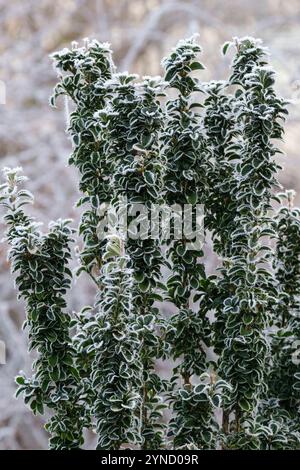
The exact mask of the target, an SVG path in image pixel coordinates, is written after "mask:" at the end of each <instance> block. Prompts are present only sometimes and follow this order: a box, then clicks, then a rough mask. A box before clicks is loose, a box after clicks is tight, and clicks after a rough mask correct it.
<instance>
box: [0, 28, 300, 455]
mask: <svg viewBox="0 0 300 470" xmlns="http://www.w3.org/2000/svg"><path fill="white" fill-rule="evenodd" d="M229 49H234V58H233V61H232V66H231V74H230V76H229V79H228V80H227V81H222V82H221V81H219V82H218V81H212V82H209V83H205V82H201V81H200V79H199V78H198V72H199V71H201V70H202V69H203V68H204V66H203V65H202V63H201V62H199V60H198V55H199V53H200V52H201V49H200V47H199V45H198V44H197V42H196V38H195V37H193V38H190V39H188V40H185V41H180V42H179V43H178V45H177V47H176V48H175V49H174V50H173V51H172V52H171V54H170V55H169V57H167V58H165V59H164V61H163V66H164V69H165V76H164V79H163V80H162V79H161V78H159V77H144V78H143V79H142V80H139V77H137V76H136V75H131V74H128V73H116V68H115V66H114V64H113V61H112V55H111V51H110V49H109V47H108V46H107V45H106V44H100V43H98V42H97V41H91V42H89V41H86V42H85V44H84V46H83V47H78V46H77V45H76V44H74V45H73V47H72V49H70V50H69V49H64V50H63V51H61V52H58V53H55V54H53V60H54V63H55V66H56V68H57V70H58V72H59V83H58V84H57V86H56V88H55V90H54V95H53V97H52V98H51V104H52V105H53V106H55V103H56V98H57V97H58V96H59V95H64V96H65V99H66V100H69V101H70V107H71V112H70V116H69V120H68V129H67V132H68V134H69V135H70V137H71V139H72V145H73V151H72V155H71V157H70V164H72V165H74V166H75V167H76V168H77V169H78V174H79V190H80V191H81V193H82V196H81V198H80V200H79V201H78V206H79V207H83V213H82V219H81V223H80V227H79V230H78V235H79V236H80V237H81V239H82V249H81V252H80V256H79V268H78V270H77V273H76V275H80V273H81V272H83V271H84V272H86V273H87V274H88V275H89V276H90V278H91V282H94V283H95V284H96V286H97V295H96V299H95V304H94V305H93V306H83V308H82V310H81V312H79V313H77V314H76V315H74V316H73V315H71V314H70V313H69V312H68V309H67V305H66V301H65V294H66V290H67V289H69V288H70V287H71V280H72V276H73V274H72V272H71V271H70V269H69V268H68V261H69V258H70V256H71V255H70V253H71V243H72V241H73V237H74V236H75V232H76V231H75V230H74V229H71V228H70V221H61V220H59V221H58V222H55V223H51V225H50V227H49V232H48V233H46V234H43V233H42V232H41V230H40V229H39V226H38V224H37V223H36V222H35V221H34V220H33V219H32V218H31V217H30V216H28V215H27V214H26V213H25V212H24V209H23V206H24V205H25V204H28V203H32V199H33V198H32V196H31V194H30V193H28V192H27V191H26V190H23V189H20V188H19V186H20V184H22V182H23V180H24V177H23V176H21V175H20V170H19V169H15V170H10V169H5V182H4V184H2V186H1V188H0V189H1V200H0V202H1V204H2V205H3V206H4V207H5V210H6V215H5V221H6V223H7V226H8V229H7V233H6V239H7V241H8V243H9V244H10V251H9V259H10V262H11V265H12V270H13V272H15V273H16V274H17V277H16V286H17V289H18V291H19V296H20V297H22V298H23V299H24V300H25V303H26V314H27V319H26V322H25V325H24V327H25V328H26V329H27V331H28V335H29V345H30V350H31V349H34V350H35V351H36V354H37V359H36V360H35V362H34V363H33V376H32V377H31V378H26V377H25V375H20V376H19V377H17V378H16V382H17V384H18V386H19V388H18V391H17V394H20V393H22V394H23V396H24V399H25V403H26V404H29V406H30V407H31V409H32V410H33V412H34V413H44V411H45V410H44V408H45V407H47V408H49V409H50V411H51V418H50V420H49V422H48V423H47V425H46V428H47V430H48V432H49V434H50V447H51V448H53V449H72V448H80V447H82V446H83V445H84V441H83V430H84V429H85V428H87V429H94V430H95V432H96V433H97V436H98V448H99V449H120V448H121V447H122V446H125V445H126V446H132V447H133V448H142V449H160V448H187V449H190V448H193V449H219V448H224V449H226V448H229V449H278V448H292V449H298V448H300V432H299V411H300V401H299V399H300V396H299V393H300V368H299V362H300V360H299V357H298V349H299V343H300V326H299V325H300V323H299V308H300V305H299V294H300V248H299V241H300V211H299V210H298V209H296V208H294V207H293V204H292V193H291V192H287V193H286V194H285V196H284V197H285V198H286V199H287V201H288V205H287V207H286V206H282V207H281V208H279V209H278V211H277V212H276V211H275V209H274V208H273V207H274V204H278V203H281V199H280V198H279V197H278V196H276V191H277V189H278V187H279V184H278V182H277V177H276V174H277V171H278V169H279V166H278V165H277V163H276V162H275V156H276V154H277V153H279V152H280V150H279V149H278V148H277V147H276V145H275V143H274V140H275V139H281V138H282V137H283V127H282V124H283V121H284V117H285V115H286V113H287V111H286V103H285V102H284V101H283V100H282V99H281V98H280V97H278V96H277V95H276V91H275V88H274V72H273V71H272V70H271V69H270V68H269V66H268V64H267V55H266V50H265V49H264V48H263V47H262V45H261V43H260V41H258V40H255V39H253V38H243V39H235V40H234V41H233V42H232V43H226V44H225V45H224V47H223V53H225V54H226V53H227V51H228V50H229ZM124 204H125V206H124ZM156 204H164V205H166V206H167V207H175V208H176V210H177V213H178V214H179V213H180V209H178V207H179V208H183V207H185V206H187V205H190V206H191V207H192V212H193V210H194V209H195V207H196V205H199V204H202V205H203V206H204V209H205V231H206V236H207V238H208V236H209V234H211V239H212V246H213V250H214V252H215V254H216V255H217V256H218V257H219V266H218V270H217V272H216V273H215V274H213V275H208V273H207V272H206V269H205V263H204V259H205V258H204V250H203V247H202V248H199V247H198V246H197V245H196V244H195V245H191V246H190V239H189V237H188V235H189V234H187V233H186V232H184V234H183V235H182V237H181V238H180V239H175V240H174V239H172V237H171V238H170V239H168V240H163V241H162V240H160V239H159V237H150V236H149V233H148V229H149V226H148V224H147V223H146V222H147V220H146V219H147V214H148V212H147V211H149V210H150V209H153V207H154V206H155V205H156ZM108 205H110V207H113V209H114V211H115V213H118V212H120V211H121V212H122V211H124V207H125V209H126V210H127V209H128V222H129V227H130V236H129V237H128V236H127V235H128V234H126V233H125V232H124V231H123V230H120V227H118V226H117V219H116V220H115V224H116V226H115V231H114V233H110V232H109V231H108V230H107V228H105V230H104V232H103V230H102V231H101V230H100V229H101V228H103V227H104V226H105V220H106V219H105V209H106V208H107V207H108ZM136 205H138V210H137V209H136V208H137V206H136ZM156 222H157V221H156ZM141 227H143V229H142V230H141V231H140V228H141ZM145 227H146V228H145ZM151 228H152V227H151ZM174 230H175V228H174ZM139 231H140V232H139ZM138 233H139V236H137V234H138ZM103 234H104V236H103ZM164 301H168V302H169V303H171V304H172V309H173V311H174V313H173V314H172V315H171V316H165V315H164V308H163V306H164V303H163V302H164ZM158 360H164V361H166V363H167V364H168V365H170V364H174V369H173V370H172V371H171V377H170V378H167V377H161V374H160V373H159V371H158V366H157V364H158V362H157V361H158ZM167 407H169V408H170V410H171V416H169V414H167V413H164V411H165V409H166V408H167Z"/></svg>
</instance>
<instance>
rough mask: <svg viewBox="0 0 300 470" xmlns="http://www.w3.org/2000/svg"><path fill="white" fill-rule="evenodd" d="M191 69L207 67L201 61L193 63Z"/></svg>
mask: <svg viewBox="0 0 300 470" xmlns="http://www.w3.org/2000/svg"><path fill="white" fill-rule="evenodd" d="M190 69H191V70H204V69H205V67H204V65H203V64H201V62H193V63H192V64H191V65H190Z"/></svg>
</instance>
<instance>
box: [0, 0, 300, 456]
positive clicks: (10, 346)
mask: <svg viewBox="0 0 300 470" xmlns="http://www.w3.org/2000/svg"><path fill="white" fill-rule="evenodd" d="M299 26H300V2H299V0H289V1H288V2H287V1H283V0H265V1H262V0H251V1H249V0H227V1H226V2H225V1H224V0H186V1H176V0H55V1H54V0H39V2H37V1H33V0H22V1H20V0H10V1H9V2H7V1H6V0H0V28H1V29H0V30H1V42H0V81H1V82H3V83H4V84H5V87H6V104H0V142H1V145H0V166H1V167H3V166H22V167H23V169H24V172H25V174H26V175H27V176H28V177H29V178H30V181H29V182H28V188H29V189H30V190H31V191H32V192H33V193H34V194H35V198H36V202H35V207H34V209H33V210H34V213H35V215H36V217H37V218H38V219H39V220H41V221H44V222H45V223H46V224H47V223H48V222H49V221H50V220H52V219H56V218H58V217H63V218H65V217H72V218H74V219H75V223H76V221H77V220H78V217H79V214H78V213H76V211H75V210H74V209H73V206H74V203H75V201H76V199H77V196H78V194H77V183H76V172H75V170H74V169H73V168H67V167H66V163H67V158H68V155H69V153H70V150H71V143H70V141H69V140H68V138H67V136H66V134H65V127H66V125H65V111H64V109H63V103H61V106H60V107H59V108H58V110H53V109H51V108H50V107H49V106H48V98H49V96H50V94H51V91H52V87H53V85H54V84H55V82H56V72H55V71H54V70H53V68H52V64H51V61H50V59H49V54H50V53H51V52H53V51H55V50H57V49H60V48H62V47H66V46H69V44H70V42H71V41H73V40H77V41H81V40H82V38H84V37H90V38H96V39H98V40H100V41H105V42H110V43H111V45H112V49H113V51H114V60H115V63H116V64H117V66H118V67H119V70H120V71H123V70H129V71H130V72H136V73H139V74H141V75H150V74H155V75H157V74H160V73H161V68H160V62H161V59H162V57H163V56H164V55H165V54H167V53H168V51H169V49H170V48H171V47H173V46H175V45H176V43H177V41H178V40H179V39H181V38H183V37H188V36H190V35H191V34H193V33H195V32H198V33H199V34H200V43H201V45H202V47H203V54H202V61H203V62H204V64H205V65H206V70H205V71H204V72H203V74H202V77H203V80H209V79H222V78H225V77H226V76H227V74H228V66H229V62H230V58H222V57H221V54H220V46H221V45H222V43H223V42H225V41H226V40H230V39H231V38H232V37H233V36H244V35H252V36H256V37H260V38H262V39H263V41H264V43H265V45H266V46H267V47H268V48H269V49H270V52H271V63H272V65H273V66H274V68H275V70H276V71H277V87H278V90H279V91H280V93H281V94H282V95H283V96H284V97H285V98H288V99H290V100H292V103H291V105H290V107H289V110H290V116H289V118H288V122H287V125H286V138H285V142H284V143H283V144H282V148H283V150H284V151H285V152H286V156H285V157H281V158H280V163H282V164H283V166H284V172H283V173H282V175H281V176H280V180H281V182H282V184H283V185H284V186H285V187H287V188H291V187H292V188H295V189H296V190H299V194H300V166H299V158H298V141H299V124H300V60H299V44H300V28H299ZM1 82H0V84H1ZM0 91H1V90H0ZM298 203H300V196H298ZM0 233H1V237H2V235H3V225H2V224H0ZM79 284H80V288H78V289H73V292H72V293H71V294H70V298H69V305H70V309H71V310H77V309H80V307H81V306H82V305H84V304H85V303H92V302H93V294H94V292H93V288H92V286H90V284H89V283H88V282H87V280H86V279H81V280H80V281H79ZM79 291H80V294H79ZM23 321H24V310H23V304H22V303H21V302H17V300H16V293H15V291H14V288H13V282H12V280H11V277H10V274H9V266H8V264H7V261H6V246H5V244H3V243H1V244H0V341H3V342H5V344H6V364H3V365H1V364H0V449H40V448H44V449H45V448H47V436H46V435H45V433H44V431H43V429H42V426H41V422H42V418H40V417H33V416H32V414H31V412H30V411H28V410H27V409H26V408H25V406H24V405H23V402H22V399H20V400H15V399H14V398H13V395H14V391H15V385H14V381H13V378H14V376H15V375H16V373H17V372H18V371H19V370H20V369H23V370H29V369H30V359H29V358H28V355H27V352H26V337H25V335H24V333H22V331H21V325H22V322H23ZM0 347H1V345H0Z"/></svg>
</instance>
